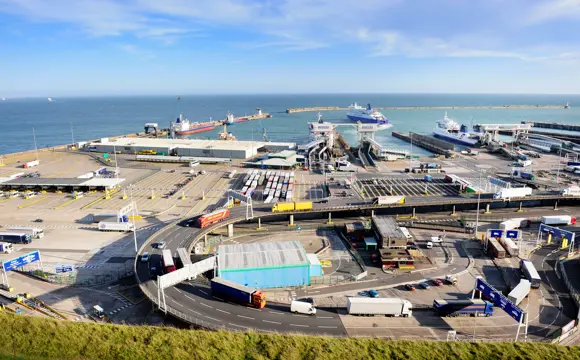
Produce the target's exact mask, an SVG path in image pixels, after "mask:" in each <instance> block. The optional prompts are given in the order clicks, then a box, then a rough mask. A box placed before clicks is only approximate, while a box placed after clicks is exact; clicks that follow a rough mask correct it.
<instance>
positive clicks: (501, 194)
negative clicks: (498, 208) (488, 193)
mask: <svg viewBox="0 0 580 360" xmlns="http://www.w3.org/2000/svg"><path fill="white" fill-rule="evenodd" d="M531 195H532V188H529V187H519V188H509V189H501V190H500V191H498V192H496V193H495V194H493V198H494V199H495V200H499V199H503V200H508V201H509V200H510V199H511V198H522V197H526V196H531Z"/></svg>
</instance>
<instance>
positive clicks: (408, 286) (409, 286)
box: [405, 284, 415, 291]
mask: <svg viewBox="0 0 580 360" xmlns="http://www.w3.org/2000/svg"><path fill="white" fill-rule="evenodd" d="M405 289H407V290H409V291H415V285H413V284H407V285H405Z"/></svg>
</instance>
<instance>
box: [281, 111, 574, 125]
mask: <svg viewBox="0 0 580 360" xmlns="http://www.w3.org/2000/svg"><path fill="white" fill-rule="evenodd" d="M564 108H565V107H564V106H563V105H495V106H390V107H373V109H377V110H386V111H394V110H455V109H457V110H465V109H473V110H480V109H564ZM314 111H348V108H345V107H339V106H314V107H304V108H290V109H286V113H287V114H292V113H299V112H314ZM524 123H527V122H524V121H522V124H524ZM560 125H563V126H567V125H566V124H560ZM572 126H577V127H579V128H580V126H578V125H572ZM552 129H557V128H552Z"/></svg>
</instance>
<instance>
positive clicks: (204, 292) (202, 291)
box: [199, 290, 207, 295]
mask: <svg viewBox="0 0 580 360" xmlns="http://www.w3.org/2000/svg"><path fill="white" fill-rule="evenodd" d="M199 291H200V292H201V293H203V294H205V295H207V293H206V292H205V291H203V290H199Z"/></svg>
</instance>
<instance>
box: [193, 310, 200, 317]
mask: <svg viewBox="0 0 580 360" xmlns="http://www.w3.org/2000/svg"><path fill="white" fill-rule="evenodd" d="M191 312H192V313H194V314H197V315H199V316H201V313H198V312H197V311H195V310H191Z"/></svg>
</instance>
